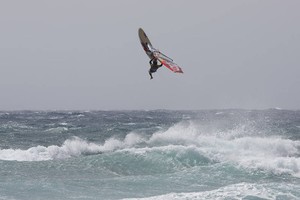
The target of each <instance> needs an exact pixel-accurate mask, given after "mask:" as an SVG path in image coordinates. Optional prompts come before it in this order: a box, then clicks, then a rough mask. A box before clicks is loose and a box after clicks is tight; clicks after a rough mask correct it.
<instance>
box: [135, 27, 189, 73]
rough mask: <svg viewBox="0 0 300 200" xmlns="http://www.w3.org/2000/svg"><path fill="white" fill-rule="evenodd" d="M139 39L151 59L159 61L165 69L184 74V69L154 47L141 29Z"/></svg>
mask: <svg viewBox="0 0 300 200" xmlns="http://www.w3.org/2000/svg"><path fill="white" fill-rule="evenodd" d="M139 38H140V42H141V45H142V47H143V49H144V51H145V52H146V54H147V56H148V57H149V58H150V59H157V60H158V61H159V62H161V63H162V64H163V65H164V66H165V67H167V68H168V69H170V70H171V71H173V72H175V73H183V71H182V69H181V68H180V67H179V66H178V65H177V64H176V63H175V62H174V61H173V59H171V58H169V57H168V56H166V55H165V54H163V53H161V52H160V51H159V50H157V49H155V48H154V47H153V46H152V44H151V42H150V40H149V38H148V36H147V35H146V33H145V32H144V31H143V29H141V28H139Z"/></svg>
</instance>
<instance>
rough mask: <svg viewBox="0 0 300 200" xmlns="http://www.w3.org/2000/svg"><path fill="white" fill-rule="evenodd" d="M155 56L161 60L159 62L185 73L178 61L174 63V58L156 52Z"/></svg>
mask: <svg viewBox="0 0 300 200" xmlns="http://www.w3.org/2000/svg"><path fill="white" fill-rule="evenodd" d="M154 57H156V58H157V59H158V60H159V62H161V63H162V64H163V65H164V66H166V67H167V68H169V69H170V70H171V71H173V72H175V73H183V71H182V69H181V68H180V67H179V66H178V65H177V64H176V63H174V62H173V60H172V59H170V58H168V57H166V56H165V55H163V54H162V53H160V52H155V53H154Z"/></svg>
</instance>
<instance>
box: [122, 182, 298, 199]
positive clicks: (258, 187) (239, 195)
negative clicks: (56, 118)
mask: <svg viewBox="0 0 300 200" xmlns="http://www.w3.org/2000/svg"><path fill="white" fill-rule="evenodd" d="M287 188H288V189H287ZM292 188H293V189H295V191H297V190H299V187H295V186H293V185H287V186H286V188H282V187H279V186H276V185H265V184H252V183H238V184H233V185H229V186H225V187H221V188H219V189H216V190H211V191H204V192H191V193H169V194H165V195H159V196H153V197H146V198H138V199H140V200H176V199H193V200H197V199H199V200H200V199H201V200H202V199H207V200H210V199H211V200H215V199H297V196H295V195H294V194H292V193H291V192H290V190H291V189H292ZM135 199H136V198H135ZM123 200H130V199H123Z"/></svg>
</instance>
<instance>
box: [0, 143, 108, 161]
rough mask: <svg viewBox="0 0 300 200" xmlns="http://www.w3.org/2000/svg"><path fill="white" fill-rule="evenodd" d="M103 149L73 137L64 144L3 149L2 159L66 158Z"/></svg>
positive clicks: (0, 156) (41, 159)
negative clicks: (24, 148) (22, 148)
mask: <svg viewBox="0 0 300 200" xmlns="http://www.w3.org/2000/svg"><path fill="white" fill-rule="evenodd" d="M101 150H102V148H101V146H99V145H97V144H94V143H89V142H87V141H85V140H82V139H80V138H77V137H74V138H73V139H68V140H66V141H65V142H64V143H63V145H62V146H56V145H52V146H48V147H44V146H37V147H31V148H29V149H27V150H21V149H1V150H0V160H16V161H43V160H53V159H65V158H69V157H72V156H79V155H81V154H84V153H99V152H101Z"/></svg>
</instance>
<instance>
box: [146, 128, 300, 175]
mask: <svg viewBox="0 0 300 200" xmlns="http://www.w3.org/2000/svg"><path fill="white" fill-rule="evenodd" d="M241 131H244V128H241V127H237V129H235V130H231V131H229V132H227V133H218V132H215V133H211V134H207V133H205V132H202V131H201V128H200V129H199V127H197V126H195V124H193V123H191V124H189V125H186V124H185V125H182V124H177V125H175V126H173V127H171V128H170V129H168V130H167V131H165V132H158V133H155V134H153V136H152V137H151V138H150V139H149V140H148V143H149V144H151V145H156V146H157V145H169V144H173V145H185V146H190V145H192V146H196V147H197V148H198V150H199V152H201V153H202V154H203V155H204V156H206V157H208V158H211V159H213V160H217V161H220V162H226V163H232V164H234V165H238V166H240V167H243V168H249V169H261V170H267V171H271V172H273V173H290V174H292V175H294V176H297V177H300V157H299V155H300V141H293V140H290V139H284V138H280V137H275V136H272V137H271V136H268V137H267V136H262V137H258V136H252V137H251V136H245V137H241V135H240V133H241ZM236 135H239V137H236Z"/></svg>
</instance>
